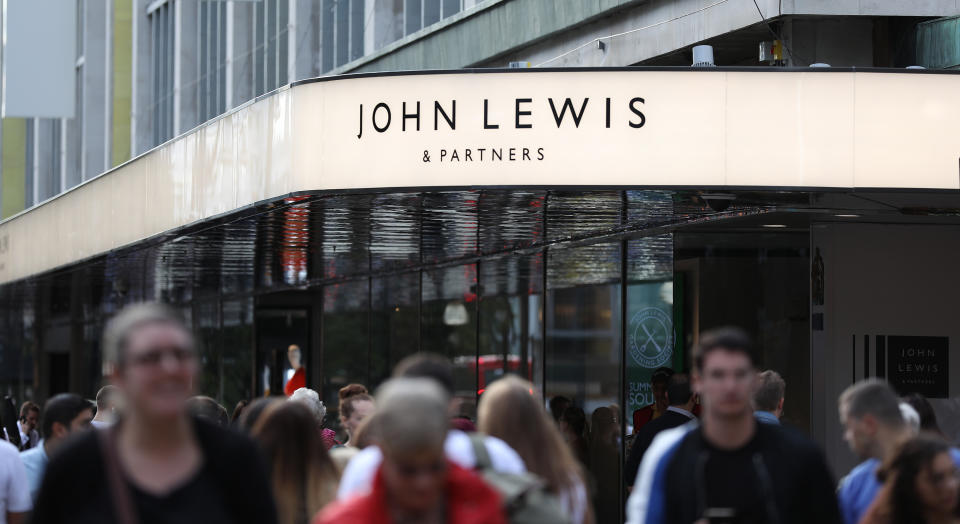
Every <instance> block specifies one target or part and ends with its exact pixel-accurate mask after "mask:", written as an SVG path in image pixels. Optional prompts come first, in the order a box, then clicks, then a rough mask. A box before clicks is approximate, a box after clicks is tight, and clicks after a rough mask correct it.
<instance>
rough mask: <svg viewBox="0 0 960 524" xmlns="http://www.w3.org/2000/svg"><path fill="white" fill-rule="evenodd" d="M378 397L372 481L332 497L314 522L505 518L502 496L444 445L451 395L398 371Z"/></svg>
mask: <svg viewBox="0 0 960 524" xmlns="http://www.w3.org/2000/svg"><path fill="white" fill-rule="evenodd" d="M376 398H377V405H378V409H380V411H379V412H378V415H377V416H378V417H379V418H378V419H376V421H375V423H376V424H377V426H378V429H377V430H378V432H380V433H381V435H382V437H383V438H382V439H381V446H382V452H381V454H382V460H381V461H380V463H379V464H378V465H377V468H376V470H375V472H374V473H375V475H376V481H375V482H374V483H373V486H372V489H370V490H369V491H368V492H366V493H363V494H360V495H359V496H355V497H350V498H349V499H347V500H344V499H343V498H341V499H340V500H339V501H337V502H334V503H332V504H330V505H329V506H327V507H326V508H324V510H323V511H322V512H321V513H320V515H319V516H318V517H317V518H315V519H314V522H316V523H320V524H339V523H341V522H388V521H393V522H473V523H477V524H505V523H506V520H505V518H504V515H503V513H502V511H501V509H500V505H501V500H500V495H499V494H498V493H497V492H496V491H494V489H493V488H492V487H491V486H489V485H487V484H486V483H485V482H484V480H483V479H482V478H480V477H479V476H478V475H477V474H476V473H474V472H472V471H470V469H469V468H465V467H463V466H461V465H458V464H457V463H456V462H454V461H452V460H450V457H449V453H447V452H446V449H445V448H446V447H447V446H446V441H447V440H448V436H447V435H448V428H449V425H450V418H449V416H448V413H447V411H448V409H449V399H448V398H447V393H446V391H444V389H443V388H441V387H440V385H439V384H438V383H437V382H436V381H434V380H429V379H425V378H395V379H392V380H390V381H387V382H386V383H385V384H384V385H383V386H381V387H380V389H379V390H377V397H376ZM368 449H369V448H368ZM351 464H352V462H351Z"/></svg>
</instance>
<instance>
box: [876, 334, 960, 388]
mask: <svg viewBox="0 0 960 524" xmlns="http://www.w3.org/2000/svg"><path fill="white" fill-rule="evenodd" d="M949 348H950V339H949V338H947V337H895V336H894V337H887V373H888V375H887V380H888V381H889V382H890V385H891V386H893V387H894V389H896V390H897V392H898V393H900V394H901V395H903V394H907V393H920V394H921V395H923V396H925V397H928V398H947V397H948V396H949V385H950V381H949V372H950V369H949V365H948V364H949V360H948V356H949Z"/></svg>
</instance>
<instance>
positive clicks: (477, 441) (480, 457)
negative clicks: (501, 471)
mask: <svg viewBox="0 0 960 524" xmlns="http://www.w3.org/2000/svg"><path fill="white" fill-rule="evenodd" d="M467 436H468V437H470V444H472V445H473V456H474V457H475V459H476V464H475V465H474V469H476V470H480V471H482V470H485V469H493V462H491V461H490V454H489V453H488V452H487V445H486V444H485V443H484V441H483V439H484V437H485V435H484V434H483V433H467Z"/></svg>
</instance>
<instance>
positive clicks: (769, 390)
mask: <svg viewBox="0 0 960 524" xmlns="http://www.w3.org/2000/svg"><path fill="white" fill-rule="evenodd" d="M786 390H787V383H786V382H784V380H783V377H781V376H780V373H777V372H776V371H774V370H772V369H768V370H766V371H761V372H760V373H757V390H756V391H755V392H754V393H753V410H754V411H753V416H754V417H755V418H756V419H757V422H763V423H764V424H776V425H779V424H780V417H781V416H783V399H784V394H785V393H786Z"/></svg>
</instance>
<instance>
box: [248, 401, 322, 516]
mask: <svg viewBox="0 0 960 524" xmlns="http://www.w3.org/2000/svg"><path fill="white" fill-rule="evenodd" d="M252 434H253V438H254V439H255V440H256V441H257V442H258V443H259V444H260V447H261V448H262V449H263V451H264V453H265V455H266V457H267V460H268V461H269V464H270V469H271V472H270V479H271V481H272V483H273V492H274V496H275V497H276V502H277V522H278V523H279V524H304V523H306V522H310V518H311V517H312V516H313V515H315V514H316V513H317V512H318V511H320V510H321V509H323V507H324V506H326V505H327V503H329V502H331V501H332V500H333V499H334V498H336V494H337V482H338V480H339V473H338V471H337V468H336V466H334V464H333V461H332V460H331V459H330V455H329V454H328V453H327V448H326V447H325V446H324V445H323V442H322V440H321V438H320V432H319V431H317V426H316V421H315V420H314V417H313V414H311V413H310V411H309V410H308V409H307V408H306V407H305V406H304V405H302V404H300V403H299V402H284V401H282V400H278V401H275V402H272V403H271V404H270V405H268V406H267V407H266V408H265V409H264V411H263V413H262V414H261V415H260V416H259V417H258V419H257V421H256V423H255V424H254V426H253V432H252Z"/></svg>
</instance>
